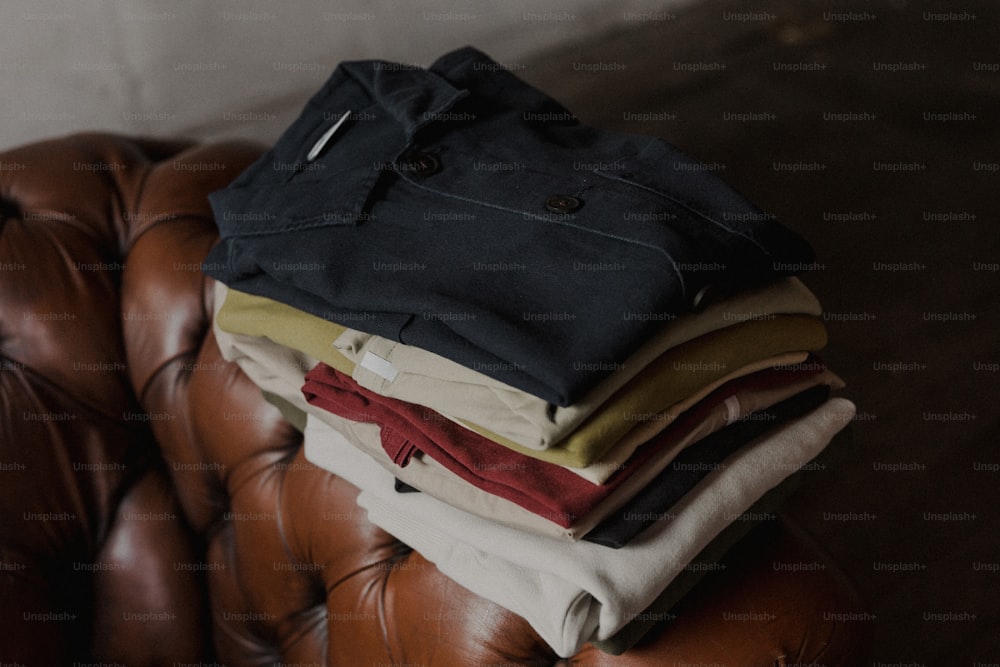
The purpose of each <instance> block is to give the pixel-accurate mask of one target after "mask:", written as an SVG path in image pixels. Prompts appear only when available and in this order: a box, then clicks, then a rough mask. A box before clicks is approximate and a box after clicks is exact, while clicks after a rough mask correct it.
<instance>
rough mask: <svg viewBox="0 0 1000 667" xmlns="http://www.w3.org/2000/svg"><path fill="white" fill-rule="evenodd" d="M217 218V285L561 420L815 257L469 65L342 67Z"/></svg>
mask: <svg viewBox="0 0 1000 667" xmlns="http://www.w3.org/2000/svg"><path fill="white" fill-rule="evenodd" d="M210 200H211V204H212V207H213V210H214V213H215V217H216V220H217V223H218V225H219V230H220V233H221V241H220V242H219V243H218V245H216V246H215V247H214V248H213V249H212V251H211V252H210V253H209V255H208V257H207V258H206V261H205V264H204V266H203V269H204V271H205V273H207V274H208V275H211V276H213V277H215V278H217V279H218V280H220V281H222V282H224V283H226V284H228V285H230V286H231V287H234V288H236V289H238V290H241V291H245V292H250V293H252V294H258V295H261V296H266V297H269V298H272V299H275V300H278V301H281V302H284V303H288V304H291V305H293V306H295V307H297V308H300V309H302V310H305V311H307V312H310V313H312V314H314V315H317V316H320V317H323V318H326V319H328V320H331V321H334V322H338V323H341V324H344V325H346V326H350V327H351V328H355V329H360V330H362V331H366V332H370V333H374V334H377V335H380V336H383V337H386V338H390V339H393V340H397V341H400V342H403V343H407V344H411V345H416V346H418V347H422V348H424V349H427V350H429V351H431V352H435V353H437V354H439V355H441V356H444V357H447V358H449V359H452V360H453V361H456V362H458V363H460V364H462V365H464V366H467V367H469V368H472V369H474V370H477V371H480V372H482V373H484V374H486V375H488V376H490V377H493V378H496V379H498V380H500V381H502V382H505V383H507V384H509V385H511V386H514V387H517V388H519V389H521V390H523V391H526V392H529V393H531V394H534V395H536V396H539V397H541V398H543V399H545V400H547V401H549V402H551V403H555V404H558V405H569V404H571V403H573V402H574V401H575V400H576V399H578V398H579V397H580V396H581V395H582V394H583V393H584V392H585V391H586V390H587V389H588V388H590V387H592V386H593V385H594V384H596V383H597V382H599V381H600V380H601V379H602V378H604V377H606V376H607V375H608V374H609V373H611V372H613V371H614V370H616V369H617V368H619V367H620V366H619V364H620V363H621V362H622V361H623V360H624V359H625V358H626V357H627V356H628V355H629V353H630V352H632V351H633V350H634V349H635V348H636V347H637V346H638V345H639V344H640V343H642V342H643V341H644V340H645V339H646V338H647V337H648V336H649V335H650V334H651V332H652V331H654V330H655V329H656V328H659V327H662V326H664V325H665V323H667V322H669V320H670V319H672V318H673V316H675V315H676V314H679V313H681V312H684V311H688V310H690V309H692V307H693V306H694V305H695V304H696V303H697V301H698V299H699V298H700V297H699V295H700V294H702V293H704V289H705V288H706V287H709V286H712V287H715V288H719V289H721V290H732V289H740V288H743V287H746V286H749V285H751V284H756V283H759V282H763V281H765V280H768V279H771V278H773V277H775V276H779V275H791V274H795V273H799V272H800V271H801V270H803V269H804V268H808V265H809V263H810V262H811V261H812V259H813V254H812V250H811V248H810V247H809V245H808V244H807V243H806V242H805V241H803V240H802V239H801V238H800V237H799V236H797V235H796V234H794V233H792V232H791V231H789V230H787V229H785V228H784V227H782V226H781V225H780V224H778V223H777V222H775V221H774V220H773V219H772V218H771V217H770V216H767V215H765V214H763V213H761V212H760V211H759V210H758V209H757V208H755V207H754V206H753V205H751V204H750V203H749V202H747V201H746V200H745V199H744V198H743V197H741V196H740V195H738V194H736V193H735V192H734V191H733V190H731V189H730V188H729V187H727V186H726V185H725V184H724V183H723V182H722V181H720V180H719V179H718V178H717V177H716V176H715V175H714V174H711V173H709V172H708V171H706V170H705V169H704V168H703V167H702V166H701V165H700V164H699V163H697V162H694V161H692V160H691V159H690V158H688V157H686V156H685V155H683V154H682V153H680V152H679V151H678V150H677V149H676V148H674V147H673V146H671V145H670V144H668V143H667V142H665V141H663V140H661V139H657V138H651V137H646V136H639V135H633V134H625V133H620V132H610V131H605V130H600V129H596V128H593V127H588V126H587V125H584V124H582V123H580V122H579V121H578V120H577V119H576V118H575V117H574V116H573V115H572V114H571V113H570V112H569V111H567V110H566V109H565V108H563V107H561V106H560V105H559V104H558V103H556V102H555V101H554V100H552V99H551V98H549V97H547V96H546V95H544V94H543V93H541V92H540V91H538V90H536V89H534V88H532V87H531V86H529V85H527V84H526V83H524V82H523V81H521V80H520V79H518V78H517V77H516V76H514V75H513V74H511V73H510V72H509V71H507V70H505V69H504V68H503V67H501V66H500V65H499V64H497V63H495V62H494V61H492V60H491V59H490V58H489V57H487V56H486V55H484V54H483V53H481V52H479V51H477V50H475V49H473V48H470V47H466V48H463V49H459V50H457V51H453V52H451V53H448V54H446V55H444V56H442V57H441V58H440V59H438V60H437V61H436V62H435V63H434V64H433V65H432V66H431V67H430V68H429V69H422V68H417V67H413V66H409V65H402V64H398V63H391V62H385V61H381V60H365V61H356V62H345V63H341V64H340V65H339V66H338V67H337V69H336V71H335V72H334V73H333V75H332V76H331V77H330V79H329V80H328V81H327V83H326V84H325V85H324V86H323V87H322V88H321V89H320V90H319V91H318V92H317V93H316V94H315V95H314V96H313V97H312V99H310V100H309V102H308V104H307V105H306V107H305V109H304V110H303V111H302V114H301V115H300V116H299V117H298V119H297V120H295V122H294V123H293V124H292V125H291V126H290V127H289V128H288V129H287V130H286V131H285V132H284V134H283V135H282V136H281V137H280V139H279V140H278V142H277V143H276V144H275V146H274V147H273V148H272V149H271V150H269V151H268V152H267V153H265V154H264V155H263V156H262V157H261V158H260V159H259V160H258V161H257V162H255V163H254V164H253V165H251V166H250V167H249V168H248V169H247V170H246V171H245V172H244V173H243V174H241V175H240V176H239V177H238V178H237V179H236V180H235V181H234V182H233V183H232V184H231V185H230V187H228V188H227V189H225V190H222V191H219V192H216V193H213V194H212V196H211V197H210ZM371 361H372V367H373V368H377V369H378V370H379V372H382V373H384V374H385V375H386V377H389V378H390V379H391V376H392V372H393V369H392V368H391V365H389V364H387V363H380V360H371Z"/></svg>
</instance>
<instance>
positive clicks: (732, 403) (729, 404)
mask: <svg viewBox="0 0 1000 667" xmlns="http://www.w3.org/2000/svg"><path fill="white" fill-rule="evenodd" d="M724 405H725V406H726V424H732V423H733V422H734V421H736V420H737V419H739V418H740V399H738V398H736V397H735V396H730V397H729V398H727V399H726V402H725V403H724Z"/></svg>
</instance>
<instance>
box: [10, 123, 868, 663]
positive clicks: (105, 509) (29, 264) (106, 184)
mask: <svg viewBox="0 0 1000 667" xmlns="http://www.w3.org/2000/svg"><path fill="white" fill-rule="evenodd" d="M260 151H261V148H260V147H258V146H253V145H249V144H245V143H216V144H206V145H195V144H192V143H188V142H183V141H154V140H144V139H136V138H126V137H121V136H112V135H102V134H82V135H74V136H71V137H66V138H60V139H55V140H52V141H48V142H43V143H38V144H34V145H30V146H25V147H21V148H18V149H14V150H10V151H7V152H6V153H4V154H0V363H2V370H0V464H2V471H0V522H2V523H0V531H2V532H0V562H2V569H0V581H2V586H0V595H2V604H0V628H2V631H0V661H3V662H5V663H10V662H14V663H16V664H20V665H40V666H49V665H58V664H70V663H72V662H74V661H77V662H87V661H102V662H106V663H112V664H114V663H117V664H122V665H130V666H132V665H174V664H184V663H202V664H213V663H214V662H218V663H220V664H226V665H233V666H236V665H275V664H281V665H349V666H351V667H353V666H356V665H373V666H378V665H385V666H388V665H433V666H443V667H454V666H458V665H515V664H516V665H522V664H523V665H555V664H567V665H568V664H574V665H656V666H659V665H683V664H724V665H754V666H761V665H778V664H781V665H783V664H788V665H792V664H814V662H815V663H816V664H828V665H850V664H856V663H857V662H859V661H860V658H859V657H858V656H859V653H857V651H858V650H859V646H860V644H861V643H862V642H861V640H862V639H863V638H862V637H860V636H859V634H858V633H859V630H858V626H859V625H863V624H857V623H851V622H850V621H845V620H843V619H844V617H843V616H842V614H850V613H853V612H856V611H858V609H859V607H858V606H857V601H856V599H855V598H854V595H853V593H852V590H851V588H850V587H849V586H848V585H847V584H845V583H844V582H843V581H842V580H841V579H840V578H839V577H838V575H837V574H835V572H836V571H835V569H834V568H833V567H832V566H828V565H825V564H824V565H823V568H825V569H809V571H805V572H797V573H789V572H787V571H785V570H786V569H787V568H781V567H779V566H777V565H776V563H778V562H780V561H785V562H789V563H793V562H794V563H801V562H810V563H822V562H823V556H822V554H821V553H820V552H819V550H818V549H817V547H816V546H815V545H812V544H810V543H809V541H808V539H807V538H805V537H804V536H802V535H801V534H799V533H798V532H797V531H796V530H795V529H793V528H791V527H789V526H782V525H778V526H771V527H768V528H765V529H762V530H758V531H756V532H755V533H754V534H753V535H752V537H751V539H749V540H747V541H746V542H745V543H744V544H743V545H741V546H740V547H739V548H738V550H737V552H735V553H734V554H732V556H731V558H730V559H729V565H728V567H727V569H726V570H724V571H723V572H721V573H719V574H718V575H713V576H712V577H710V578H709V579H708V580H706V581H705V582H704V583H703V584H702V586H701V587H700V588H699V589H698V590H697V591H696V592H695V593H694V594H693V595H692V596H690V599H689V600H688V602H687V603H686V604H685V605H684V606H683V608H682V609H680V610H679V613H678V618H677V619H676V620H674V621H672V622H671V623H670V624H669V625H667V626H666V627H665V628H664V629H663V630H662V632H659V633H658V634H657V635H656V637H655V638H654V639H651V640H647V641H645V642H644V643H643V644H641V645H640V646H639V647H637V648H636V649H634V650H633V651H629V652H628V653H626V654H625V655H623V656H620V657H612V656H608V655H605V654H602V653H600V652H598V651H596V650H593V649H591V648H590V647H587V648H585V649H584V650H583V651H582V652H581V653H580V654H579V655H578V656H576V657H575V658H573V659H571V660H564V661H560V660H559V659H558V658H557V656H555V654H553V653H552V652H551V651H550V650H549V649H548V647H547V646H546V645H545V644H544V643H543V642H541V640H540V639H539V638H538V636H537V635H536V634H535V633H534V632H533V631H532V630H531V628H530V627H529V626H528V625H527V624H526V623H525V622H524V621H523V620H522V619H520V618H519V617H517V616H515V615H513V614H511V613H508V612H506V611H505V610H503V609H501V608H499V607H497V606H496V605H494V604H492V603H490V602H487V601H485V600H483V599H480V598H478V597H476V596H474V595H472V594H471V593H469V592H467V591H465V590H464V589H462V588H460V587H458V586H457V585H455V584H453V583H451V582H450V581H449V580H448V579H447V578H445V577H444V576H442V575H441V574H440V573H438V571H437V570H436V569H435V567H434V566H433V564H431V563H429V562H427V561H425V560H424V559H423V558H422V557H421V556H420V554H419V553H415V552H413V551H411V550H410V549H408V548H407V547H406V546H405V545H403V544H401V543H400V542H398V541H396V540H395V539H393V538H392V537H391V536H390V535H388V534H386V533H384V532H383V531H381V530H379V529H378V528H376V527H374V526H372V525H371V524H369V523H368V522H367V521H366V518H365V515H364V513H363V512H362V511H361V510H359V509H358V508H357V507H356V505H355V503H354V498H355V496H356V494H357V490H356V489H355V488H353V487H352V486H350V485H349V484H347V483H346V482H344V481H343V480H340V479H338V478H336V477H335V476H333V475H331V474H329V473H328V472H326V471H323V470H320V469H318V468H315V467H314V466H312V465H311V464H310V463H308V462H307V461H306V460H305V459H304V458H303V454H302V448H301V437H300V436H299V434H298V433H297V432H296V431H295V430H294V429H293V428H292V427H291V426H290V425H289V424H287V423H286V422H285V421H283V420H282V418H281V416H280V415H279V413H278V412H277V410H275V409H274V408H272V407H271V406H270V405H269V404H267V403H266V402H265V401H264V400H263V399H262V398H261V395H260V393H259V391H258V390H257V389H256V388H255V387H254V386H253V385H252V384H251V383H250V382H249V381H248V380H247V379H246V377H245V376H243V375H242V373H241V372H240V370H239V369H238V367H236V366H235V365H233V364H229V363H227V362H225V361H224V360H223V359H222V358H221V356H220V354H219V351H218V348H217V347H216V344H215V340H214V338H213V335H212V329H211V326H210V320H209V313H211V312H212V289H211V280H210V279H208V278H206V277H205V276H203V274H202V273H201V271H200V270H199V264H200V262H201V261H202V259H203V258H204V256H205V255H206V253H207V251H208V249H209V248H210V247H211V245H212V244H213V243H214V241H215V239H216V230H215V225H214V223H213V220H212V216H211V212H210V209H209V207H208V204H207V201H206V195H207V194H208V193H209V192H211V191H212V190H215V189H218V188H220V187H222V186H223V185H225V184H226V183H228V182H229V181H230V180H231V179H232V178H234V177H235V176H236V175H237V174H238V173H239V172H240V171H241V170H242V169H243V168H244V167H245V166H246V165H248V164H249V163H250V162H251V161H252V160H253V159H255V158H256V157H257V156H258V155H259V154H260ZM744 612H754V613H756V614H768V615H770V616H768V618H770V619H771V620H769V621H767V622H740V621H734V620H731V619H733V618H738V616H735V615H738V614H740V613H744Z"/></svg>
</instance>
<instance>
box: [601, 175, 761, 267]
mask: <svg viewBox="0 0 1000 667" xmlns="http://www.w3.org/2000/svg"><path fill="white" fill-rule="evenodd" d="M593 173H594V174H597V175H598V176H600V177H601V178H606V179H608V180H609V181H615V182H618V183H625V184H626V185H631V186H632V187H635V188H639V189H640V190H645V191H647V192H652V193H653V194H655V195H658V196H660V197H663V198H664V199H666V200H667V201H671V202H673V203H675V204H677V205H678V206H681V207H683V208H685V209H686V210H688V211H690V212H691V213H694V214H695V215H697V216H698V217H699V218H704V219H705V220H707V221H708V222H711V223H712V224H713V225H715V226H717V227H721V228H722V229H724V230H725V231H727V232H729V233H730V234H732V235H733V236H740V237H742V238H745V239H746V240H747V241H750V243H753V244H754V245H755V246H757V247H758V248H760V249H761V251H763V253H764V254H765V255H767V256H768V257H773V255H772V254H771V252H770V251H768V249H767V248H765V247H764V246H762V245H761V244H760V242H759V241H758V240H757V239H755V238H753V237H752V236H748V235H747V234H745V233H743V232H741V231H737V230H735V229H733V228H731V227H729V226H727V225H724V224H722V223H721V222H719V221H718V220H716V219H715V218H713V217H712V216H710V215H708V214H706V213H702V212H701V211H699V210H698V209H696V208H694V207H692V206H691V205H690V204H687V203H685V202H683V201H681V200H679V199H675V198H674V197H671V196H670V195H668V194H667V193H665V192H661V191H660V190H657V189H656V188H651V187H649V186H647V185H643V184H641V183H636V182H635V181H630V180H628V179H626V178H621V177H620V176H612V175H611V174H606V173H604V172H602V171H594V172H593Z"/></svg>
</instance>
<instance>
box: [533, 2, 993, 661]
mask: <svg viewBox="0 0 1000 667" xmlns="http://www.w3.org/2000/svg"><path fill="white" fill-rule="evenodd" d="M998 9H1000V5H998V4H997V3H995V2H975V1H966V2H955V3H917V2H911V3H905V2H895V3H887V2H871V3H821V2H802V1H801V0H798V1H795V0H788V1H784V0H760V1H757V2H745V1H732V2H725V1H712V2H705V3H701V4H698V5H697V6H693V7H690V8H688V9H687V10H684V11H676V12H666V13H664V14H662V15H661V17H660V20H658V21H647V22H644V23H642V24H641V25H639V26H637V27H635V28H633V29H629V30H616V31H613V32H612V33H610V34H608V35H606V36H605V37H604V38H602V39H597V40H592V41H589V42H587V43H584V44H579V45H578V46H574V47H571V48H565V49H559V50H553V51H551V52H549V53H547V54H545V55H544V56H542V57H539V58H536V59H534V60H532V61H531V67H530V68H529V69H528V70H527V74H526V75H525V76H526V78H529V79H530V80H532V81H533V82H534V83H536V84H538V85H540V86H541V87H543V88H545V89H546V90H548V91H550V92H551V93H552V94H553V95H554V96H556V97H557V98H558V99H560V100H561V101H562V102H564V104H566V105H567V106H569V107H570V108H571V109H573V110H574V111H575V112H576V114H577V115H578V116H579V117H581V118H582V119H584V120H587V121H590V122H593V123H596V124H599V125H603V126H606V127H614V128H617V129H623V130H630V131H635V132H642V133H649V134H656V135H659V136H662V137H665V138H667V139H668V140H670V141H672V142H674V143H675V144H677V145H679V146H680V147H682V148H683V149H685V150H686V151H687V152H688V153H690V154H692V155H694V156H696V157H697V158H699V159H700V160H702V161H704V162H706V163H707V164H708V165H709V166H711V167H713V168H715V169H717V170H718V172H719V173H720V174H721V175H722V176H723V177H724V178H726V179H727V180H729V181H730V182H731V183H732V184H734V185H735V186H736V187H737V188H738V189H740V190H741V191H742V192H743V193H744V194H746V195H747V196H749V197H750V198H751V199H753V200H755V201H756V202H757V203H758V204H759V205H760V206H761V207H763V208H764V209H765V210H767V211H769V212H770V213H773V214H774V215H775V216H777V218H778V219H779V220H781V221H782V222H783V223H785V224H787V225H789V226H791V227H793V228H795V229H797V230H799V231H800V232H801V233H802V234H804V235H805V236H806V237H807V238H808V239H810V241H811V242H812V243H813V245H814V247H815V249H816V251H817V255H818V260H817V266H816V267H815V270H813V271H811V272H810V273H808V274H806V275H805V276H804V277H803V279H804V280H805V282H806V283H807V284H808V285H809V286H810V287H811V288H812V289H813V290H814V291H815V292H816V294H817V295H818V296H819V298H820V301H821V303H822V304H823V305H824V308H825V310H826V311H827V322H826V323H827V326H828V330H829V334H830V343H829V346H828V348H827V350H826V351H825V353H824V355H823V356H824V358H825V359H826V360H827V362H828V364H829V365H830V366H831V368H833V369H834V370H835V371H836V372H838V373H839V374H840V375H841V376H842V377H843V378H844V379H845V380H846V381H847V383H848V388H847V389H846V390H845V392H844V393H845V395H846V396H848V397H850V398H851V399H853V400H854V401H855V402H856V403H857V405H858V417H857V419H856V420H855V423H854V424H853V425H852V427H851V429H850V433H849V435H848V437H846V438H843V439H840V440H838V441H837V442H836V443H835V446H834V447H833V448H832V450H831V451H830V452H829V456H828V457H827V458H825V459H824V464H825V465H826V469H825V470H816V471H809V472H806V473H805V474H806V475H807V477H806V484H805V485H804V487H803V488H802V489H801V490H800V492H799V493H798V494H797V496H796V497H795V500H794V501H793V502H792V503H791V504H790V505H789V507H788V509H787V513H788V514H789V515H790V516H792V517H793V518H795V519H796V520H798V521H799V522H801V524H802V525H804V526H805V527H806V529H807V530H808V531H809V532H810V533H812V534H813V535H816V536H818V537H819V539H820V540H821V541H822V542H823V543H824V544H826V545H827V546H828V547H829V548H830V550H831V551H832V552H833V553H834V554H835V556H836V558H837V559H838V560H839V561H840V562H841V563H843V564H844V566H845V568H846V570H847V571H848V573H849V574H850V576H851V577H852V578H853V579H854V580H855V581H856V582H857V583H858V585H859V586H860V588H861V590H862V591H863V592H864V594H865V596H866V597H867V599H868V601H869V603H870V604H871V609H872V616H871V617H870V618H868V619H867V620H860V621H858V622H862V623H868V624H870V626H871V629H872V631H873V632H874V637H875V654H874V655H873V660H872V663H871V664H873V665H882V664H892V665H895V664H900V663H901V664H904V665H925V666H928V667H930V666H934V665H977V664H997V663H1000V617H998V609H1000V604H998V600H1000V515H998V511H997V507H998V504H1000V491H998V487H1000V452H998V444H1000V442H998V441H1000V429H998V417H997V414H998V410H997V400H998V391H997V388H998V377H1000V366H998V363H1000V306H998V301H1000V299H998V292H1000V290H998V288H1000V226H998V225H1000V47H998V43H1000V40H998V37H1000V35H998V30H1000V12H998ZM573 63H604V65H603V66H600V67H589V70H593V71H592V72H588V73H587V75H586V76H583V75H581V74H580V67H579V65H578V66H577V68H576V72H573V69H572V68H573ZM644 114H654V115H652V116H648V115H644ZM655 114H660V115H658V116H657V115H655Z"/></svg>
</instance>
